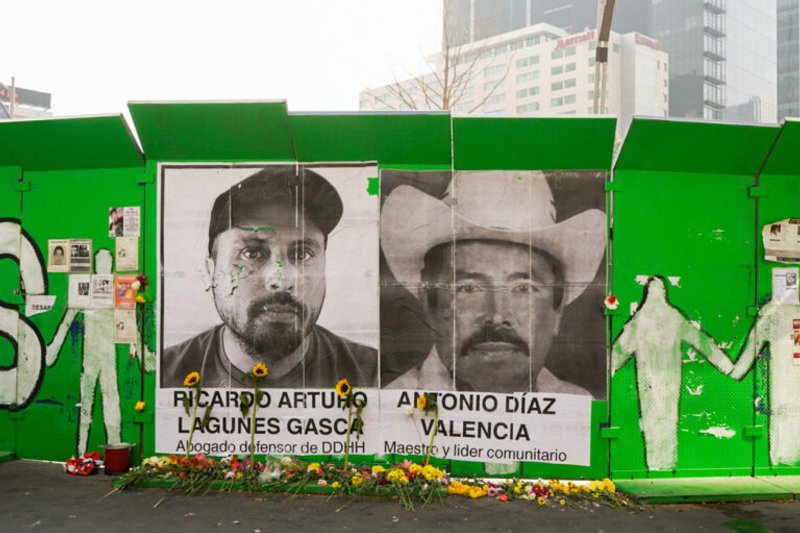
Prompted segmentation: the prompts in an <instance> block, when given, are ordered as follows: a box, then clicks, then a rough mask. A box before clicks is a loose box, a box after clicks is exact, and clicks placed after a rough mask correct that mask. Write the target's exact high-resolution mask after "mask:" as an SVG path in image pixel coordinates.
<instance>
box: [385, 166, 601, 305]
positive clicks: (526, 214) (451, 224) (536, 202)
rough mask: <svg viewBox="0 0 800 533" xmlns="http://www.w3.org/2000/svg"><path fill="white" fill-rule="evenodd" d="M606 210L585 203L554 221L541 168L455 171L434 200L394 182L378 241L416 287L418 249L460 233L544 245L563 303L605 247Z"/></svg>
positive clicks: (590, 274)
mask: <svg viewBox="0 0 800 533" xmlns="http://www.w3.org/2000/svg"><path fill="white" fill-rule="evenodd" d="M605 235H606V216H605V213H603V212H602V211H600V210H598V209H589V210H587V211H584V212H583V213H580V214H578V215H575V216H573V217H571V218H569V219H567V220H564V221H562V222H559V223H556V211H555V207H554V206H553V193H552V191H551V190H550V186H549V185H548V184H547V179H546V178H545V176H544V174H543V173H542V172H537V171H524V172H519V171H488V172H485V171H471V172H456V173H455V176H454V178H453V180H452V182H451V183H450V186H449V187H448V189H447V192H446V194H445V197H444V198H443V199H442V200H439V199H437V198H434V197H432V196H430V195H428V194H425V193H423V192H421V191H420V190H418V189H416V188H414V187H411V186H408V185H401V186H399V187H397V188H396V189H394V190H393V191H392V192H391V194H389V197H388V198H386V201H385V202H384V204H383V209H382V211H381V247H382V248H383V253H384V256H385V257H386V262H387V263H388V265H389V269H390V270H391V271H392V274H393V275H394V277H395V279H397V281H398V282H400V283H402V284H404V285H405V286H406V287H408V288H409V289H412V290H418V289H419V288H421V287H422V278H421V272H422V268H423V263H424V258H425V254H426V253H428V251H429V250H430V249H432V248H433V247H435V246H437V245H440V244H444V243H447V242H453V241H461V240H492V241H508V242H514V243H518V244H524V245H526V246H530V247H531V248H533V249H538V250H542V251H544V252H547V253H548V254H550V255H551V256H552V257H554V258H555V259H556V260H558V261H559V262H560V263H561V266H562V268H563V275H564V285H565V286H564V298H563V305H568V304H569V303H571V302H572V301H573V300H575V298H577V297H578V296H580V294H581V293H582V292H583V291H584V289H586V287H587V285H589V284H590V283H591V282H592V280H594V277H595V274H596V273H597V269H598V267H599V266H600V261H601V260H602V259H603V253H604V252H605Z"/></svg>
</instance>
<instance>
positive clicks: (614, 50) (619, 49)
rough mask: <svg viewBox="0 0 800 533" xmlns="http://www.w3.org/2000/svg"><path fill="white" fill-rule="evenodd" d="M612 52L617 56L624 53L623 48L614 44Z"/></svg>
mask: <svg viewBox="0 0 800 533" xmlns="http://www.w3.org/2000/svg"><path fill="white" fill-rule="evenodd" d="M611 51H612V52H614V53H615V54H618V53H620V52H621V51H622V47H621V46H620V45H618V44H612V45H611Z"/></svg>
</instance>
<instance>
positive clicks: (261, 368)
mask: <svg viewBox="0 0 800 533" xmlns="http://www.w3.org/2000/svg"><path fill="white" fill-rule="evenodd" d="M251 372H252V373H253V377H256V378H265V377H267V376H269V370H267V365H265V364H264V363H256V364H255V365H253V370H251Z"/></svg>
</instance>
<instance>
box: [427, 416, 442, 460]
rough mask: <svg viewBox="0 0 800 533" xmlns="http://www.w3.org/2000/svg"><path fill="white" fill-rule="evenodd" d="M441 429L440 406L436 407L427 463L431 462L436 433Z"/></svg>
mask: <svg viewBox="0 0 800 533" xmlns="http://www.w3.org/2000/svg"><path fill="white" fill-rule="evenodd" d="M438 430H439V408H438V407H437V408H436V411H435V414H434V417H433V431H431V442H430V444H428V455H427V456H425V464H426V465H429V464H431V451H433V440H434V439H435V438H436V433H437V431H438Z"/></svg>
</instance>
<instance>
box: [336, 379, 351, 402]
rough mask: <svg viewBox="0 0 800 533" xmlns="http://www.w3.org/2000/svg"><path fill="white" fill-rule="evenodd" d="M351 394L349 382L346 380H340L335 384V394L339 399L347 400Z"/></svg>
mask: <svg viewBox="0 0 800 533" xmlns="http://www.w3.org/2000/svg"><path fill="white" fill-rule="evenodd" d="M351 392H353V387H351V386H350V382H349V381H347V379H340V380H339V383H337V384H336V394H338V395H339V396H340V397H341V398H347V397H348V396H350V393H351Z"/></svg>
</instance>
